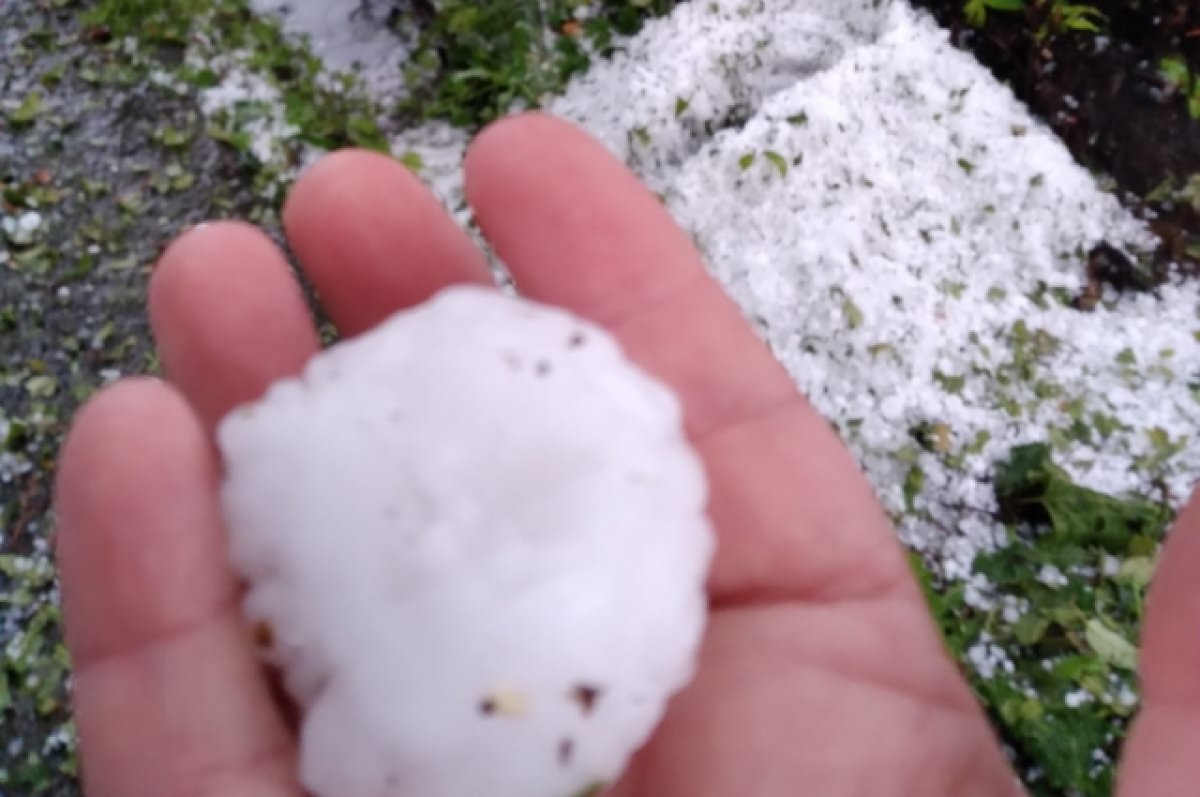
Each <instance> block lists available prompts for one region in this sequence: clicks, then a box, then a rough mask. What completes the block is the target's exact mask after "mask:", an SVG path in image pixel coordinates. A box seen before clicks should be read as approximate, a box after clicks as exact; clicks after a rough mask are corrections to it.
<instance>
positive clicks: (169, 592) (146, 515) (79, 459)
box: [54, 377, 233, 660]
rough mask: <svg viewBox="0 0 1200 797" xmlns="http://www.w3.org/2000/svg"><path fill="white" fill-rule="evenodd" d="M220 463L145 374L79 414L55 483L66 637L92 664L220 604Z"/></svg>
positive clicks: (223, 580)
mask: <svg viewBox="0 0 1200 797" xmlns="http://www.w3.org/2000/svg"><path fill="white" fill-rule="evenodd" d="M216 473H217V469H216V463H215V460H214V457H213V454H212V450H211V447H210V446H209V444H208V441H207V437H206V436H205V432H204V429H203V427H202V426H201V424H200V421H199V419H198V418H197V417H196V416H195V414H194V412H193V411H192V409H191V407H190V406H189V405H188V403H187V402H186V400H185V399H184V398H183V397H182V396H181V395H180V394H179V393H178V392H177V391H176V390H175V389H174V388H172V387H171V386H170V385H168V384H166V383H164V382H162V381H160V380H157V379H154V378H150V377H136V378H130V379H125V380H122V381H119V382H117V383H115V384H113V385H110V386H108V387H106V388H104V389H102V390H101V391H100V392H99V393H97V394H96V395H95V396H94V397H93V398H92V399H91V400H89V401H88V402H87V403H86V404H85V405H84V407H83V408H82V409H80V411H79V412H78V413H77V414H76V417H75V420H74V422H73V423H72V426H71V430H70V432H69V434H68V436H67V440H66V442H65V444H64V446H63V451H62V457H61V465H60V467H59V470H58V474H57V477H56V485H55V497H54V500H55V511H56V515H57V519H58V525H59V528H58V533H57V535H56V541H55V544H56V546H57V555H58V556H57V558H58V565H59V569H60V572H61V575H62V590H63V602H64V608H65V611H66V615H67V624H66V625H67V631H68V641H69V642H70V644H71V648H72V654H73V656H75V657H76V658H77V659H81V660H88V659H92V658H96V657H99V656H103V655H106V654H107V653H109V652H111V651H113V650H119V649H127V648H130V647H132V646H134V645H136V644H137V643H138V641H139V640H142V639H145V638H148V637H151V636H153V635H156V634H160V633H161V630H162V629H163V628H164V627H173V626H176V625H180V624H186V623H187V622H189V621H190V620H191V619H193V618H196V617H199V616H203V614H205V613H207V612H210V611H212V610H213V607H214V606H217V605H220V604H221V603H222V602H224V601H227V600H228V599H229V596H230V595H231V590H232V586H233V585H232V581H231V579H230V578H229V576H228V573H227V571H226V568H225V566H224V562H223V554H222V551H223V548H222V545H223V541H222V538H221V524H220V519H219V513H218V510H217V508H216V503H215V500H214V496H215V480H216Z"/></svg>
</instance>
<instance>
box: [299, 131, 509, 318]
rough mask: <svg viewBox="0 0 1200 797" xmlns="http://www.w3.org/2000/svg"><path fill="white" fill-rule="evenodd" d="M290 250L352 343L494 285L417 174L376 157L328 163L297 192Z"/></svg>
mask: <svg viewBox="0 0 1200 797" xmlns="http://www.w3.org/2000/svg"><path fill="white" fill-rule="evenodd" d="M283 221H284V227H285V229H286V230H287V234H288V240H289V241H290V243H291V245H292V247H293V248H294V249H295V251H296V252H297V254H298V255H299V258H300V262H301V264H302V265H303V268H304V271H305V273H306V274H307V275H308V277H309V278H310V279H311V280H312V282H313V284H314V285H315V286H316V288H317V291H318V292H319V293H320V295H321V301H322V305H323V306H324V307H325V309H326V310H327V311H328V312H329V314H330V316H331V317H332V318H333V320H334V321H335V322H336V323H337V325H338V327H339V328H340V329H341V331H342V332H343V333H345V334H355V333H357V332H361V331H363V330H366V329H369V328H370V327H372V326H374V325H375V324H377V323H379V322H380V321H382V320H383V319H384V318H386V317H388V316H390V315H391V314H392V313H394V312H395V311H397V310H399V309H402V308H404V307H407V306H411V305H414V304H418V303H420V302H422V301H424V300H426V299H428V298H429V297H430V296H432V295H434V294H435V293H437V292H438V291H440V290H441V289H443V288H445V287H447V286H449V285H452V284H457V283H475V284H487V283H490V282H491V277H490V272H489V271H488V268H487V264H486V261H485V260H484V258H483V254H482V253H481V252H480V251H479V250H478V249H477V248H476V247H475V245H474V243H473V242H472V241H471V239H470V238H469V237H468V236H467V235H466V234H465V233H464V232H463V231H462V230H461V229H460V228H459V227H458V225H457V224H456V223H455V222H454V220H453V219H452V218H451V217H450V216H449V214H448V213H447V212H446V210H445V208H444V207H442V204H441V202H439V201H438V199H437V198H436V197H435V196H434V195H433V194H432V193H431V192H430V191H429V190H428V189H427V188H426V187H425V185H424V184H423V183H422V182H421V181H420V179H418V178H417V176H416V175H414V174H413V173H412V172H411V171H410V170H409V169H407V168H405V167H404V166H402V165H400V163H398V162H397V161H396V160H394V159H393V158H390V157H387V156H385V155H381V154H379V153H376V152H369V151H364V150H346V151H340V152H336V153H333V154H331V155H326V156H325V157H324V158H322V159H321V160H320V161H318V162H317V163H316V164H315V165H313V166H312V167H310V168H309V170H308V171H307V172H305V173H304V175H302V176H301V178H300V179H299V180H298V181H297V183H296V185H295V186H294V187H293V188H292V191H291V194H290V196H289V197H288V200H287V203H286V204H285V206H284V212H283Z"/></svg>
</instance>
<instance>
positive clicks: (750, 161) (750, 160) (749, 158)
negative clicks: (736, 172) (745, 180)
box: [738, 152, 757, 171]
mask: <svg viewBox="0 0 1200 797" xmlns="http://www.w3.org/2000/svg"><path fill="white" fill-rule="evenodd" d="M756 154H757V153H754V152H747V153H746V154H745V155H743V156H742V157H740V158H738V166H740V167H741V169H742V171H745V170H746V169H749V168H750V167H751V166H752V165H754V158H755V157H756Z"/></svg>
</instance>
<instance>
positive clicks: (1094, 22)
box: [915, 0, 1200, 273]
mask: <svg viewBox="0 0 1200 797" xmlns="http://www.w3.org/2000/svg"><path fill="white" fill-rule="evenodd" d="M915 4H916V5H917V6H920V7H924V8H928V9H929V10H931V11H932V12H933V13H934V15H935V16H936V17H937V18H938V21H939V22H941V23H942V25H943V26H945V27H947V28H949V29H950V30H951V31H952V36H953V39H954V41H955V42H956V43H958V44H959V45H960V46H962V47H964V48H965V49H968V50H971V51H972V52H974V53H975V55H976V56H977V57H978V58H979V60H980V61H981V62H983V63H984V64H985V65H986V66H988V67H989V68H990V69H991V70H992V72H993V73H995V75H996V76H997V77H998V78H999V79H1000V80H1002V81H1005V82H1006V83H1008V84H1009V85H1010V86H1011V87H1012V89H1013V91H1014V92H1015V93H1016V94H1017V96H1018V97H1020V98H1021V99H1022V100H1024V101H1025V102H1026V103H1027V104H1028V105H1029V106H1030V107H1031V108H1032V109H1033V111H1034V112H1035V113H1036V114H1038V115H1039V116H1041V117H1042V118H1043V119H1044V120H1045V121H1046V122H1047V123H1048V124H1049V125H1050V126H1051V127H1052V128H1053V129H1054V131H1055V132H1056V133H1058V135H1059V136H1060V137H1061V138H1062V139H1063V141H1065V142H1066V144H1067V146H1068V147H1069V148H1070V149H1071V152H1072V153H1073V154H1074V155H1075V158H1076V160H1078V161H1079V162H1080V163H1082V164H1084V165H1085V166H1088V167H1089V168H1091V169H1093V170H1094V171H1096V172H1097V173H1100V174H1103V175H1107V176H1109V177H1111V178H1112V180H1113V181H1115V184H1116V187H1117V188H1118V189H1119V190H1120V192H1122V193H1125V194H1128V196H1127V197H1126V202H1127V204H1129V205H1130V206H1131V207H1134V208H1137V209H1138V212H1139V213H1140V214H1141V215H1143V216H1144V217H1145V218H1147V219H1152V220H1153V221H1152V227H1153V228H1154V230H1155V232H1156V233H1157V234H1158V235H1159V237H1160V238H1161V239H1162V242H1163V245H1162V248H1161V249H1160V251H1159V253H1158V255H1157V257H1156V261H1155V266H1156V267H1157V270H1158V271H1159V272H1160V273H1161V271H1162V269H1163V268H1164V267H1165V265H1166V264H1167V263H1168V262H1172V261H1174V262H1181V263H1186V265H1187V268H1188V269H1189V270H1191V271H1192V272H1193V273H1195V272H1196V270H1197V269H1200V3H1196V2H1195V0H1095V2H1093V3H1090V4H1088V5H1083V4H1068V3H1066V2H1061V0H1056V1H1054V2H1051V1H1050V0H1042V2H1037V3H1031V4H1030V6H1031V7H1030V8H1029V9H1028V10H1027V11H1025V12H1015V13H1006V12H999V11H991V12H988V13H987V17H986V22H985V23H984V24H983V25H982V27H976V26H974V25H972V24H970V22H969V21H968V19H967V13H966V8H967V6H968V5H970V4H969V3H965V2H964V0H916V2H915ZM1084 8H1090V9H1094V10H1095V11H1096V12H1099V14H1098V15H1097V14H1094V13H1091V12H1085V11H1074V12H1072V11H1071V9H1084ZM1089 26H1094V27H1095V28H1096V30H1094V31H1093V30H1087V29H1079V28H1080V27H1083V28H1087V27H1089ZM1189 106H1190V107H1189Z"/></svg>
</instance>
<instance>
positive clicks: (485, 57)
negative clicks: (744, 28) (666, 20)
mask: <svg viewBox="0 0 1200 797" xmlns="http://www.w3.org/2000/svg"><path fill="white" fill-rule="evenodd" d="M675 1H676V0H605V2H604V3H603V5H602V7H601V9H600V13H598V14H596V15H594V16H592V17H590V18H588V19H586V20H585V21H583V22H582V23H579V22H576V21H575V18H574V10H575V9H576V8H578V7H580V6H581V5H583V4H584V3H582V2H579V0H491V1H490V2H487V3H480V2H477V0H447V2H444V3H443V4H442V6H441V11H440V13H439V14H438V15H437V16H436V17H435V18H434V20H433V21H432V23H431V24H429V25H428V27H426V28H425V30H424V31H423V32H422V35H421V40H420V43H419V46H418V48H417V53H416V55H415V58H414V63H413V64H412V66H411V67H410V68H409V70H408V73H407V75H408V81H409V85H410V87H411V88H412V90H413V96H412V98H411V99H410V100H409V101H407V102H406V103H405V105H404V108H403V110H405V111H407V112H409V113H412V114H414V115H416V116H419V117H423V118H437V119H445V120H448V121H450V122H452V123H453V124H456V125H461V126H464V127H469V128H474V127H478V126H480V125H482V124H486V123H487V122H489V121H491V120H493V119H495V118H497V117H499V116H502V115H504V114H505V113H506V112H507V111H508V110H509V109H510V108H512V107H514V105H516V106H518V107H520V106H524V107H530V108H536V107H538V105H540V103H541V102H542V100H543V99H544V98H545V97H547V96H549V95H553V94H556V93H558V92H560V91H561V90H562V89H563V87H565V86H566V84H567V82H568V81H569V80H570V79H571V78H572V77H573V76H575V75H577V74H579V73H580V72H583V71H584V70H586V69H587V67H588V66H589V64H590V62H591V57H592V55H593V54H600V55H607V54H610V53H611V52H612V51H613V49H614V46H615V42H616V41H617V39H618V38H619V37H620V36H622V35H629V34H632V33H633V32H635V31H636V30H637V29H638V28H640V27H641V25H642V23H643V22H644V21H645V20H646V19H648V18H651V17H654V16H660V15H662V14H665V13H666V12H667V11H669V10H670V8H671V7H672V6H673V5H674V4H675Z"/></svg>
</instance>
